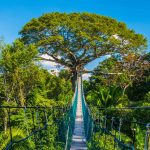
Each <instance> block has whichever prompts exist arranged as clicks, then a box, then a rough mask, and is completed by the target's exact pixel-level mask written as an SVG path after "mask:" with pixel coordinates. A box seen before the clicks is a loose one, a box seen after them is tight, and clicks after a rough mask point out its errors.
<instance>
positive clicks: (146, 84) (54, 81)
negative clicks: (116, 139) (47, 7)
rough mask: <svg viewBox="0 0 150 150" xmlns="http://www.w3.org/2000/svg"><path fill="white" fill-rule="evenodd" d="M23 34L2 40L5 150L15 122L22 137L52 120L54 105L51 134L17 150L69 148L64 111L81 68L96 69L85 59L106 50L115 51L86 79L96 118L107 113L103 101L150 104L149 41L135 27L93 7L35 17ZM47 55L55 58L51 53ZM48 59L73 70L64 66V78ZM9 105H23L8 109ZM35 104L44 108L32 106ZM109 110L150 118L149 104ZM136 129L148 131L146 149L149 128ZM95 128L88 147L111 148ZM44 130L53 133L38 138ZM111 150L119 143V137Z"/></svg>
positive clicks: (1, 135)
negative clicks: (53, 70) (46, 65)
mask: <svg viewBox="0 0 150 150" xmlns="http://www.w3.org/2000/svg"><path fill="white" fill-rule="evenodd" d="M20 34H21V37H20V38H19V39H17V40H15V41H14V42H13V43H12V44H5V43H3V42H2V41H0V42H1V43H0V55H1V56H0V119H1V121H0V141H2V142H0V149H5V148H6V147H7V146H8V145H9V143H10V141H11V137H10V135H9V134H10V126H11V127H12V131H13V133H14V134H13V135H12V138H13V139H18V140H19V139H22V138H24V137H26V136H28V135H29V133H30V132H32V131H33V129H39V128H41V127H43V126H44V124H45V120H44V117H45V111H44V112H43V110H42V109H40V107H42V108H45V107H49V108H51V109H49V108H48V109H47V110H46V111H47V114H48V117H47V120H48V121H47V122H48V127H47V130H46V131H47V132H45V130H44V131H43V132H42V131H41V132H40V133H39V134H36V137H34V136H32V137H31V139H30V138H29V139H28V140H26V141H25V142H24V143H23V142H22V143H20V144H19V145H17V144H16V145H17V147H15V148H16V150H17V149H18V150H19V149H21V150H26V149H31V150H34V149H36V148H37V149H38V148H39V149H40V148H41V147H42V148H43V150H46V149H48V148H49V149H50V150H55V149H56V147H57V149H58V150H62V149H64V147H65V139H66V138H67V137H66V132H67V128H68V126H67V124H66V123H67V122H69V119H68V116H67V115H65V113H64V112H66V111H67V110H68V107H70V105H71V103H72V97H73V91H72V85H73V89H74V88H75V81H76V79H77V72H78V71H82V73H84V72H88V71H85V68H84V67H85V65H86V64H87V63H89V62H92V61H93V60H95V59H96V58H99V57H101V56H106V55H107V56H109V57H107V58H106V59H104V61H103V62H101V63H99V64H98V66H97V67H96V68H95V69H94V70H93V71H92V72H90V73H91V77H90V78H89V80H87V81H84V93H85V98H86V101H87V104H88V106H89V108H90V110H91V113H92V116H96V117H97V116H98V115H97V114H101V115H105V113H106V112H101V111H100V110H99V108H100V107H103V108H105V109H108V110H109V109H110V108H116V107H117V108H122V107H134V106H135V107H136V106H139V107H141V106H150V54H149V53H145V51H144V50H145V49H146V47H147V40H146V38H145V37H144V36H143V35H141V34H138V33H136V32H135V31H134V30H131V29H128V28H127V26H126V24H125V23H122V22H118V21H116V20H115V19H112V18H110V17H105V16H101V15H97V14H90V13H70V14H66V13H49V14H44V15H42V16H41V17H39V18H34V19H32V20H31V21H29V22H28V23H27V24H26V25H25V26H24V27H23V28H22V29H21V31H20ZM43 54H47V55H48V56H49V57H47V58H44V57H42V56H43ZM41 60H45V61H52V62H55V63H57V64H59V65H62V66H64V67H65V68H67V69H66V70H61V71H60V72H59V75H58V76H55V75H52V74H50V73H49V71H48V70H46V69H44V68H43V67H42V65H41ZM3 106H13V107H15V108H13V109H11V110H9V109H6V108H5V109H1V107H3ZM18 106H19V107H20V106H21V108H23V109H18V108H17V107H18ZM32 106H33V107H34V106H35V107H36V109H35V108H34V109H28V108H26V107H32ZM53 108H57V109H53ZM58 108H59V109H58ZM58 110H59V111H58ZM108 113H109V114H111V115H114V116H115V115H116V116H119V117H124V118H126V117H127V118H128V119H129V120H133V119H134V120H138V121H140V122H142V119H143V118H144V119H145V120H144V122H148V121H149V119H150V118H149V111H145V110H144V111H143V110H142V111H126V112H125V111H115V112H114V111H108ZM9 117H10V118H9ZM93 118H94V117H93ZM34 119H35V120H34ZM10 120H11V121H10ZM95 122H98V120H97V118H96V119H95ZM98 123H99V122H98ZM109 123H110V122H109ZM99 124H100V123H99ZM116 126H117V125H116ZM131 126H132V125H131V124H127V125H126V126H125V129H127V131H125V129H124V130H123V131H121V134H122V136H123V140H125V142H126V141H127V140H128V141H127V142H128V143H131V140H132V139H133V135H132V131H131V130H130V129H129V127H131ZM117 128H118V126H117ZM134 128H136V130H137V133H140V136H137V137H136V142H137V145H138V146H137V145H135V146H136V148H137V149H139V150H141V149H142V148H143V144H142V143H143V139H144V134H145V130H143V127H142V126H140V125H138V126H136V127H134ZM94 132H95V134H93V136H92V138H91V139H90V141H88V147H89V149H91V150H98V149H101V147H103V146H104V141H105V137H104V136H103V135H102V133H101V132H100V131H99V129H98V128H97V127H95V131H94ZM115 132H116V131H115ZM44 136H45V137H48V138H47V139H45V138H41V142H38V140H37V141H34V139H35V138H39V137H44ZM100 137H101V140H99V139H100ZM141 137H142V138H141ZM108 138H109V140H110V141H111V140H112V138H111V137H108ZM35 143H36V144H37V147H35ZM41 143H42V146H41ZM139 143H141V144H139ZM16 145H15V146H16ZM108 149H113V148H112V144H111V142H110V143H109V144H108Z"/></svg>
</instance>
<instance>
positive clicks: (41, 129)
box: [0, 76, 150, 150]
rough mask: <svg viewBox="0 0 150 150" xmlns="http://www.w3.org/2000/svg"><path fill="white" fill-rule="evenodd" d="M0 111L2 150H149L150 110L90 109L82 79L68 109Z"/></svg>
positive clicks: (143, 108)
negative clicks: (149, 115) (148, 115)
mask: <svg viewBox="0 0 150 150" xmlns="http://www.w3.org/2000/svg"><path fill="white" fill-rule="evenodd" d="M0 110H1V114H0V119H1V120H0V149H2V150H19V149H20V150H25V149H26V150H39V149H40V150H87V149H89V150H150V123H148V122H149V121H150V117H147V116H146V115H145V112H146V113H149V114H150V107H130V108H99V109H98V108H97V107H96V108H94V107H90V109H89V107H88V106H87V104H86V102H85V98H84V91H83V84H82V78H81V76H78V82H77V86H76V90H75V93H74V97H73V100H72V103H71V104H70V105H69V106H66V107H38V106H37V107H10V106H0ZM131 112H132V113H131ZM139 112H140V114H142V117H141V116H137V114H138V113H139ZM144 115H145V118H143V116H144ZM143 119H144V121H143ZM56 133H57V134H56ZM6 135H7V136H6ZM53 135H56V136H55V137H53ZM139 139H140V140H139ZM21 146H22V147H21Z"/></svg>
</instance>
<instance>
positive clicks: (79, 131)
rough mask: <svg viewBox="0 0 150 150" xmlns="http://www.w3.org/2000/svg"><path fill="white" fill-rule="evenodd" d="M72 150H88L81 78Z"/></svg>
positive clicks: (79, 79) (79, 80)
mask: <svg viewBox="0 0 150 150" xmlns="http://www.w3.org/2000/svg"><path fill="white" fill-rule="evenodd" d="M70 150H87V146H86V139H85V133H84V122H83V113H82V100H81V78H80V77H79V78H78V100H77V111H76V119H75V129H74V133H73V138H72V143H71V148H70Z"/></svg>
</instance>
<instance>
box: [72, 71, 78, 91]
mask: <svg viewBox="0 0 150 150" xmlns="http://www.w3.org/2000/svg"><path fill="white" fill-rule="evenodd" d="M76 81H77V71H76V70H74V71H72V76H71V83H72V91H75V88H76Z"/></svg>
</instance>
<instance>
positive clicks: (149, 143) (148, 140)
mask: <svg viewBox="0 0 150 150" xmlns="http://www.w3.org/2000/svg"><path fill="white" fill-rule="evenodd" d="M146 128H147V131H146V136H145V148H144V150H149V149H150V123H148V124H147V125H146Z"/></svg>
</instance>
